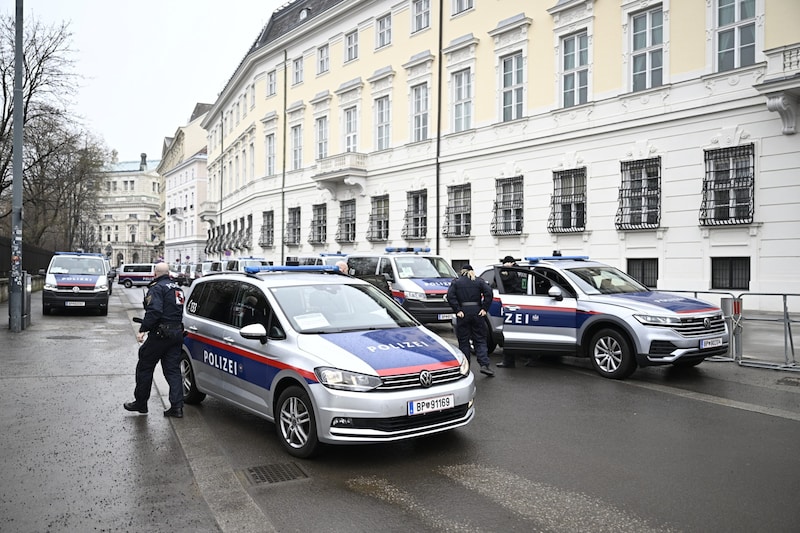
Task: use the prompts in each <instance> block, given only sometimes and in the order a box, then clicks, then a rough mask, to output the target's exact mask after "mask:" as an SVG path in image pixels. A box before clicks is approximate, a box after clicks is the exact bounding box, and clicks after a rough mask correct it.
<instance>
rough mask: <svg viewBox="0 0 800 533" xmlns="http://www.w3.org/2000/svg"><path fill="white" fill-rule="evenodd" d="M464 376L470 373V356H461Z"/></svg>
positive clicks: (460, 369) (461, 369)
mask: <svg viewBox="0 0 800 533" xmlns="http://www.w3.org/2000/svg"><path fill="white" fill-rule="evenodd" d="M459 371H460V372H461V375H462V376H466V375H467V374H469V357H462V358H461V367H460V368H459Z"/></svg>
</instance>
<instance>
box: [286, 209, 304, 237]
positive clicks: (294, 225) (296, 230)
mask: <svg viewBox="0 0 800 533" xmlns="http://www.w3.org/2000/svg"><path fill="white" fill-rule="evenodd" d="M286 218H287V220H286V238H285V239H284V241H285V242H286V244H287V245H290V246H297V245H298V244H300V208H299V207H290V208H289V212H288V216H287V217H286Z"/></svg>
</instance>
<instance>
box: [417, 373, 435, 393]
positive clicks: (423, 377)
mask: <svg viewBox="0 0 800 533" xmlns="http://www.w3.org/2000/svg"><path fill="white" fill-rule="evenodd" d="M419 384H420V385H422V386H423V387H425V388H426V389H427V388H428V387H430V386H431V385H433V376H432V375H431V373H430V371H428V370H423V371H422V372H420V373H419Z"/></svg>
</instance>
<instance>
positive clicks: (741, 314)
mask: <svg viewBox="0 0 800 533" xmlns="http://www.w3.org/2000/svg"><path fill="white" fill-rule="evenodd" d="M660 290H663V291H664V292H671V293H688V294H692V295H693V296H694V297H695V298H698V297H699V296H698V295H700V294H704V295H708V296H713V298H704V299H710V300H714V299H716V300H717V303H718V305H719V306H720V308H721V309H722V314H723V316H724V317H725V322H726V323H727V324H728V331H729V332H730V345H729V349H728V355H727V356H714V357H709V358H708V359H707V360H708V361H732V362H735V363H737V364H738V365H740V366H749V367H757V368H771V369H776V370H787V371H793V372H800V365H798V363H797V360H796V358H795V351H794V338H793V336H792V324H796V323H798V322H800V321H799V320H796V319H794V318H792V315H791V312H790V305H789V303H790V299H791V300H792V301H793V302H794V301H795V299H796V301H798V302H800V294H796V293H770V292H742V293H740V294H738V295H735V294H733V293H730V292H721V291H687V290H666V289H660ZM774 298H779V299H780V302H781V306H780V309H781V310H780V311H778V312H768V311H748V309H749V307H748V306H747V305H746V300H751V299H758V300H759V301H760V303H761V304H762V305H760V306H753V309H755V308H758V307H763V303H764V300H765V299H774ZM776 307H777V306H776ZM748 323H750V324H752V326H751V327H749V328H748V327H747V324H748ZM778 323H780V324H781V326H782V330H783V362H782V363H778V362H775V361H770V360H767V359H762V358H756V357H745V356H744V354H743V348H744V344H745V341H746V340H750V339H749V337H748V336H749V335H752V337H753V339H755V337H756V335H757V334H758V332H757V331H756V329H757V327H756V325H757V324H758V325H760V324H768V325H769V324H771V325H775V324H778ZM768 334H769V333H768Z"/></svg>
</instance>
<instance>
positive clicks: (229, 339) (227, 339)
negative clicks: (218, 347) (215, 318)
mask: <svg viewBox="0 0 800 533" xmlns="http://www.w3.org/2000/svg"><path fill="white" fill-rule="evenodd" d="M222 340H224V341H225V342H227V343H228V344H233V343H234V340H233V337H222Z"/></svg>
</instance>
